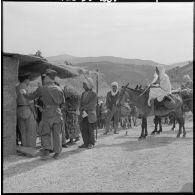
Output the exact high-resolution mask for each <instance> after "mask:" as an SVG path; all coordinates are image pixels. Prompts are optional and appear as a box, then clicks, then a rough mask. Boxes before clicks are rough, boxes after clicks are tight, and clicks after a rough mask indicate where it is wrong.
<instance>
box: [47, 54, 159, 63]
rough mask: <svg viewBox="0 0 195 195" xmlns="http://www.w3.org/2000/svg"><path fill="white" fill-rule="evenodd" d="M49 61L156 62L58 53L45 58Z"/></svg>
mask: <svg viewBox="0 0 195 195" xmlns="http://www.w3.org/2000/svg"><path fill="white" fill-rule="evenodd" d="M46 59H47V60H48V61H49V62H52V63H59V64H63V63H64V61H69V62H71V63H72V64H73V65H77V64H78V63H85V62H112V63H120V64H134V65H152V66H155V65H157V64H158V63H157V62H154V61H152V60H140V59H128V58H121V57H114V56H99V57H75V56H71V55H67V54H64V55H58V56H52V57H47V58H46Z"/></svg>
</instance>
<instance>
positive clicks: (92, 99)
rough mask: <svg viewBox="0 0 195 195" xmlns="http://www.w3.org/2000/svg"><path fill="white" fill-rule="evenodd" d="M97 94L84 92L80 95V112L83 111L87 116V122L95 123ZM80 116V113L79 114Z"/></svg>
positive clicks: (90, 91)
mask: <svg viewBox="0 0 195 195" xmlns="http://www.w3.org/2000/svg"><path fill="white" fill-rule="evenodd" d="M96 104H97V94H96V93H95V92H94V91H92V90H89V91H84V92H83V93H82V95H81V102H80V110H84V111H86V112H87V114H88V122H89V123H95V122H96V121H97V116H96ZM81 114H82V113H81Z"/></svg>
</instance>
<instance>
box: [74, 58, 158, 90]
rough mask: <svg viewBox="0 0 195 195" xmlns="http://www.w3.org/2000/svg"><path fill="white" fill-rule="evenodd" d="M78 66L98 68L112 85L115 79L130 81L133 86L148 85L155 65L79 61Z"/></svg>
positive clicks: (89, 68) (124, 81)
mask: <svg viewBox="0 0 195 195" xmlns="http://www.w3.org/2000/svg"><path fill="white" fill-rule="evenodd" d="M77 66H79V67H82V68H85V69H87V70H96V69H98V70H99V71H100V72H101V73H102V74H103V78H104V79H105V81H106V82H107V83H108V85H110V84H111V83H112V82H113V81H117V82H119V84H120V85H122V84H126V83H128V82H129V83H130V86H131V87H135V86H136V85H137V84H142V85H146V84H148V83H149V82H151V80H152V79H153V75H154V71H155V67H154V66H149V65H140V66H137V65H128V64H119V63H111V62H101V63H95V62H88V63H79V64H77Z"/></svg>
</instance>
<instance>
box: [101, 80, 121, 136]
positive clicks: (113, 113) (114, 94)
mask: <svg viewBox="0 0 195 195" xmlns="http://www.w3.org/2000/svg"><path fill="white" fill-rule="evenodd" d="M111 86H112V89H111V91H109V92H108V93H107V96H106V107H107V110H108V111H107V117H106V128H105V133H104V134H107V133H108V131H109V129H110V122H111V119H112V118H113V117H114V134H118V120H119V110H118V108H117V106H116V101H117V99H118V94H119V91H118V88H119V87H118V83H117V82H113V83H112V84H111Z"/></svg>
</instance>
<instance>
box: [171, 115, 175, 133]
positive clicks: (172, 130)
mask: <svg viewBox="0 0 195 195" xmlns="http://www.w3.org/2000/svg"><path fill="white" fill-rule="evenodd" d="M175 123H176V119H175V117H174V118H173V127H172V128H171V130H172V131H174V129H175Z"/></svg>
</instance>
